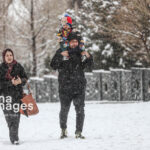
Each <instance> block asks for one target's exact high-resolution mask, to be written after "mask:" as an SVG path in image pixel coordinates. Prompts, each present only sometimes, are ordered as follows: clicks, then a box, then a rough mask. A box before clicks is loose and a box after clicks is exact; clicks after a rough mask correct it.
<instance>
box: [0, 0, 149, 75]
mask: <svg viewBox="0 0 150 150" xmlns="http://www.w3.org/2000/svg"><path fill="white" fill-rule="evenodd" d="M65 13H68V14H69V15H70V16H71V17H72V19H73V24H74V26H76V28H77V29H78V30H79V31H80V32H81V34H82V36H83V38H84V40H85V45H86V50H87V51H89V52H91V53H92V54H93V57H94V63H95V66H94V69H98V70H99V69H104V70H109V69H112V68H123V69H130V68H131V67H149V66H150V1H149V0H132V1H131V0H0V53H2V51H3V50H4V49H5V48H11V49H12V50H13V51H14V53H15V57H16V60H17V61H18V62H20V63H21V64H22V65H23V66H24V67H25V69H26V71H27V72H28V75H29V76H39V77H41V76H43V75H45V74H53V71H52V70H51V68H50V65H49V64H50V61H51V58H52V57H53V55H54V53H55V52H56V50H57V49H58V48H59V44H58V42H57V38H56V33H57V31H58V29H59V28H60V19H61V17H62V16H63V15H64V14H65ZM0 61H2V59H1V58H0Z"/></svg>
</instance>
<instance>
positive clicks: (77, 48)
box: [68, 46, 81, 55]
mask: <svg viewBox="0 0 150 150" xmlns="http://www.w3.org/2000/svg"><path fill="white" fill-rule="evenodd" d="M68 52H69V54H70V55H72V54H80V53H81V51H80V48H79V46H76V47H75V48H69V49H68Z"/></svg>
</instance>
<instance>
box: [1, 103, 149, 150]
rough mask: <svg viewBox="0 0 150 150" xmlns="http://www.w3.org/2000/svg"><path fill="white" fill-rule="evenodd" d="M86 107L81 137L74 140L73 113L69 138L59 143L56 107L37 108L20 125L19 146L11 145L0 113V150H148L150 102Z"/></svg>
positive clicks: (23, 118) (70, 114) (57, 109)
mask: <svg viewBox="0 0 150 150" xmlns="http://www.w3.org/2000/svg"><path fill="white" fill-rule="evenodd" d="M97 103H98V102H89V103H86V107H85V113H86V118H85V124H84V131H83V134H84V135H85V136H86V139H85V140H81V139H75V138H74V130H75V111H74V107H73V106H72V107H71V110H70V113H69V118H68V134H69V138H68V139H64V140H61V139H59V136H60V129H59V121H58V114H59V109H60V105H59V103H45V104H39V109H40V113H39V115H37V116H34V117H30V118H26V117H24V116H22V118H21V123H20V134H19V135H20V141H21V145H19V146H14V145H11V144H10V142H9V138H8V129H7V126H6V123H5V120H4V116H3V114H2V111H1V110H0V150H10V149H11V150H149V149H150V102H148V103H142V102H141V103H129V104H111V103H108V104H107V103H106V104H105V103H104V104H102V103H101V104H100V103H98V104H97Z"/></svg>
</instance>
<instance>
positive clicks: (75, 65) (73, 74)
mask: <svg viewBox="0 0 150 150" xmlns="http://www.w3.org/2000/svg"><path fill="white" fill-rule="evenodd" d="M68 51H69V57H70V58H69V60H65V61H64V60H63V56H62V55H61V49H58V50H57V52H56V54H55V56H54V57H53V59H52V61H51V67H52V68H53V69H54V70H58V72H59V76H58V82H59V94H68V93H69V94H70V93H71V94H82V92H85V86H86V79H85V76H84V69H85V68H86V67H89V68H91V69H92V66H93V58H92V55H91V56H90V58H88V59H87V60H86V61H85V62H82V61H81V50H80V49H79V48H78V47H77V48H75V49H69V50H68Z"/></svg>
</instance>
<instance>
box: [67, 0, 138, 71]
mask: <svg viewBox="0 0 150 150" xmlns="http://www.w3.org/2000/svg"><path fill="white" fill-rule="evenodd" d="M120 8H121V0H83V2H82V8H81V9H80V10H79V12H78V16H77V15H76V13H75V11H74V10H72V9H70V10H67V12H68V13H69V14H70V15H71V16H72V17H73V18H74V22H75V24H76V26H77V28H78V29H79V30H80V31H81V34H82V36H83V37H84V39H85V45H86V48H87V50H88V51H90V52H92V53H93V55H94V61H95V69H101V68H103V69H109V68H111V67H113V68H129V67H130V66H132V65H134V63H135V60H133V59H132V58H130V57H127V55H126V51H125V47H124V46H123V45H122V44H121V43H119V42H118V41H115V40H114V37H113V36H112V33H111V32H112V31H111V30H110V21H112V20H114V18H113V17H114V15H116V13H117V11H118V9H120Z"/></svg>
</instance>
